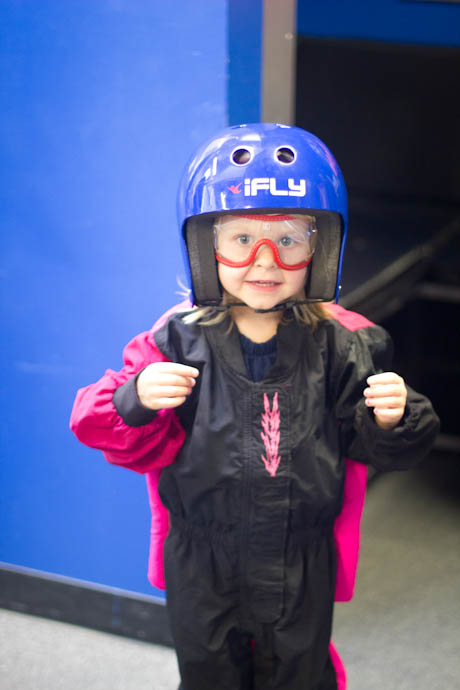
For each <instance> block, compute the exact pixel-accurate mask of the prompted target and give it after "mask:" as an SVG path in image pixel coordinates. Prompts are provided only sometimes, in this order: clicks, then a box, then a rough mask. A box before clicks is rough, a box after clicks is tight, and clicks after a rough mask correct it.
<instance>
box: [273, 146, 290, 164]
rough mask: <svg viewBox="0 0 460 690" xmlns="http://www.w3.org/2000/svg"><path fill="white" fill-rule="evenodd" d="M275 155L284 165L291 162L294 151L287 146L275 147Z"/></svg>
mask: <svg viewBox="0 0 460 690" xmlns="http://www.w3.org/2000/svg"><path fill="white" fill-rule="evenodd" d="M275 156H276V159H277V160H278V161H279V162H280V163H284V165H289V163H293V162H294V161H295V152H294V151H293V150H292V149H291V148H288V147H287V146H282V147H281V148H279V149H277V150H276V154H275Z"/></svg>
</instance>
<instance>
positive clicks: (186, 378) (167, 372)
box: [137, 362, 200, 410]
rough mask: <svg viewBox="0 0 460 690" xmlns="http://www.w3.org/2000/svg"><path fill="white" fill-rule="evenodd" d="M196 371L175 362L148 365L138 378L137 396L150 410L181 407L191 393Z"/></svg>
mask: <svg viewBox="0 0 460 690" xmlns="http://www.w3.org/2000/svg"><path fill="white" fill-rule="evenodd" d="M199 373H200V372H199V371H198V369H195V368H194V367H189V366H187V365H185V364H178V363H177V362H155V363H153V364H149V365H148V366H147V367H146V368H145V369H144V370H143V371H141V373H140V374H139V376H138V379H137V395H138V396H139V400H140V401H141V403H142V404H143V405H144V407H148V408H150V409H151V410H163V409H165V408H170V407H178V406H179V405H182V404H183V403H184V402H185V400H186V398H187V396H188V395H190V393H191V392H192V389H193V386H194V385H195V383H196V381H195V379H196V377H197V376H198V375H199Z"/></svg>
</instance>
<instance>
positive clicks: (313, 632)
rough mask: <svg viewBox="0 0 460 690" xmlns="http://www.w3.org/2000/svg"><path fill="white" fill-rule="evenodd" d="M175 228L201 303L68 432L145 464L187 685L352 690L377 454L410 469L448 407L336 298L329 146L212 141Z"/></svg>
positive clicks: (249, 133)
mask: <svg viewBox="0 0 460 690" xmlns="http://www.w3.org/2000/svg"><path fill="white" fill-rule="evenodd" d="M179 221H180V230H181V237H182V242H183V246H184V249H185V256H186V259H187V265H188V267H189V269H190V283H191V303H187V304H186V305H184V304H182V305H179V307H176V308H174V309H172V310H171V311H170V312H168V313H167V314H166V315H165V316H164V317H163V318H162V319H160V321H159V322H158V323H157V324H156V325H155V326H154V328H153V329H152V330H151V331H149V332H147V333H143V334H141V335H139V336H137V337H136V338H134V340H133V341H131V343H129V345H128V346H127V348H126V350H125V353H124V362H125V364H124V367H123V369H122V370H121V371H120V372H114V371H110V370H109V371H107V372H106V374H105V376H104V377H103V378H102V379H101V380H100V381H99V382H97V383H95V384H93V385H91V386H88V387H87V388H84V389H82V390H80V391H79V392H78V395H77V399H76V402H75V406H74V410H73V413H72V423H71V426H72V429H73V430H74V432H75V433H76V435H77V436H78V438H79V439H80V440H81V441H83V442H84V443H86V444H88V445H90V446H92V447H95V448H100V449H101V450H103V451H104V453H105V455H106V458H107V459H108V460H109V462H112V463H115V464H119V465H123V466H126V467H130V468H132V469H134V470H135V471H137V472H142V473H146V475H147V482H148V486H149V491H150V498H151V504H152V511H153V530H152V533H153V543H152V551H151V563H150V566H151V570H150V573H151V579H152V582H154V584H156V585H161V584H162V574H163V564H164V573H165V581H166V591H167V603H168V610H169V614H170V621H171V629H172V634H173V638H174V642H175V645H176V650H177V655H178V660H179V667H180V673H181V678H182V686H181V687H182V688H183V690H336V689H337V688H343V687H345V685H344V678H343V673H342V670H341V666H340V660H339V658H338V656H337V654H336V652H335V650H334V648H333V647H332V645H331V643H330V635H331V626H332V612H333V601H334V596H335V597H336V598H338V599H342V600H343V599H347V598H350V596H351V591H352V589H353V580H354V572H355V571H354V567H355V565H356V549H357V546H356V545H357V539H358V533H359V517H360V513H361V508H362V501H363V491H364V484H365V471H366V470H365V465H367V464H372V465H373V466H374V467H375V468H377V469H378V470H380V471H383V470H402V469H406V468H408V467H410V466H411V465H413V464H414V463H415V462H416V461H418V460H420V459H421V458H422V456H423V455H424V454H425V453H426V452H427V451H428V450H429V448H430V445H431V443H432V441H433V439H434V437H435V435H436V432H437V428H438V420H437V417H436V415H435V414H434V412H433V410H432V408H431V405H430V403H429V401H428V400H427V399H426V398H424V397H423V396H421V395H419V394H417V393H415V392H414V391H412V390H411V389H410V388H408V387H406V385H405V384H404V381H403V380H402V378H401V377H400V376H398V375H397V374H395V373H393V372H391V371H390V366H391V365H390V360H391V345H390V341H389V338H388V336H387V334H386V333H385V331H384V330H383V329H381V328H380V327H378V326H375V325H374V324H372V323H371V322H369V321H368V320H367V319H365V318H364V317H361V316H359V315H357V314H353V313H351V312H347V311H345V310H344V309H342V308H340V307H338V306H337V305H332V304H329V305H328V306H325V305H324V303H325V302H332V301H333V300H334V299H335V298H336V296H337V293H338V285H339V277H340V266H341V260H342V255H343V249H344V243H345V235H346V223H347V213H346V193H345V186H344V182H343V178H342V175H341V172H340V170H339V168H338V165H337V163H336V161H335V160H334V158H333V156H332V154H331V153H330V151H329V150H328V149H327V148H326V146H325V145H324V144H323V143H322V142H321V141H319V140H318V139H317V138H316V137H314V136H313V135H311V134H309V133H308V132H305V131H303V130H300V129H298V128H295V127H287V126H285V125H274V124H258V125H242V126H238V127H232V128H229V129H227V130H225V131H224V132H221V133H219V134H218V135H217V136H216V137H215V138H213V139H212V140H211V141H207V142H205V144H204V145H203V146H202V147H201V148H200V149H199V150H198V151H197V153H196V155H195V157H194V158H193V160H192V161H191V163H190V164H189V166H188V168H187V169H186V171H185V174H184V177H183V180H182V183H181V187H180V192H179ZM192 305H193V306H192ZM346 458H352V459H353V462H352V461H350V460H346ZM158 480H159V488H158V491H157V484H158ZM158 494H159V496H160V498H161V501H160V500H158ZM166 511H167V512H166ZM166 533H168V536H167V539H166V542H165V546H164V554H163V552H162V541H163V540H164V537H165V536H166ZM347 549H348V551H347ZM344 558H345V561H344ZM347 559H348V560H347Z"/></svg>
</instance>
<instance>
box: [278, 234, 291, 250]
mask: <svg viewBox="0 0 460 690" xmlns="http://www.w3.org/2000/svg"><path fill="white" fill-rule="evenodd" d="M278 243H279V244H280V245H281V247H292V245H294V244H295V240H294V239H293V238H292V237H288V236H286V237H281V238H280V239H279V240H278Z"/></svg>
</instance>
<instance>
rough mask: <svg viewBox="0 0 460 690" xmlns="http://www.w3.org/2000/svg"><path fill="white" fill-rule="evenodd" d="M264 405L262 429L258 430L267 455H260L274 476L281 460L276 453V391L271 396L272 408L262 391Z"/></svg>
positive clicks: (278, 422) (277, 415) (277, 418)
mask: <svg viewBox="0 0 460 690" xmlns="http://www.w3.org/2000/svg"><path fill="white" fill-rule="evenodd" d="M264 407H265V413H262V428H263V430H264V431H261V432H260V436H261V438H262V441H263V442H264V446H265V452H266V454H267V457H265V456H264V455H261V456H260V457H261V458H262V460H263V463H264V465H265V469H266V470H267V472H268V474H269V475H270V476H271V477H274V476H275V475H276V471H277V469H278V465H279V464H280V461H281V456H280V455H278V447H279V443H280V412H279V409H278V393H275V395H274V396H273V409H272V410H271V409H270V402H269V400H268V396H267V394H266V393H264ZM264 432H265V433H264Z"/></svg>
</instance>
